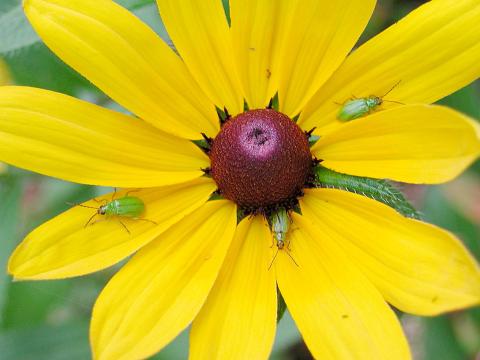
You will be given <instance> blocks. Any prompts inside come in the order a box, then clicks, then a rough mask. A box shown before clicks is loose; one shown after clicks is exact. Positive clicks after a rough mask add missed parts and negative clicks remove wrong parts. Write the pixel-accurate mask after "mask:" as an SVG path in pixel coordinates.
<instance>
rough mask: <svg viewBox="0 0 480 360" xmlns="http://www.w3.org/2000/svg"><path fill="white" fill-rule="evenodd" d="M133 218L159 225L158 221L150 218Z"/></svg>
mask: <svg viewBox="0 0 480 360" xmlns="http://www.w3.org/2000/svg"><path fill="white" fill-rule="evenodd" d="M133 220H139V221H148V222H150V223H152V224H155V225H158V223H157V222H156V221H153V220H150V219H144V218H133Z"/></svg>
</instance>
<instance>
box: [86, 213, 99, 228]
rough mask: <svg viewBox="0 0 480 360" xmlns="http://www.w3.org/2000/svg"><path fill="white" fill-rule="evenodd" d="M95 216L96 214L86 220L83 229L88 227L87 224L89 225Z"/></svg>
mask: <svg viewBox="0 0 480 360" xmlns="http://www.w3.org/2000/svg"><path fill="white" fill-rule="evenodd" d="M95 216H97V213H95V214H93V215H92V216H91V217H90V219H88V221H87V223H86V224H85V226H84V228H86V227H87V226H88V224H90V222H91V221H92V220H93V218H94V217H95ZM93 224H95V223H92V225H93Z"/></svg>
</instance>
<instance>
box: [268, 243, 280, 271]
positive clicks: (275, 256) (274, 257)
mask: <svg viewBox="0 0 480 360" xmlns="http://www.w3.org/2000/svg"><path fill="white" fill-rule="evenodd" d="M277 255H278V247H277V251H276V252H275V255H273V259H272V262H271V263H270V266H269V267H268V270H269V271H270V269H271V268H272V265H273V263H274V262H275V259H276V258H277Z"/></svg>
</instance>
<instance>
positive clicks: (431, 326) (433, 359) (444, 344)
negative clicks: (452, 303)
mask: <svg viewBox="0 0 480 360" xmlns="http://www.w3.org/2000/svg"><path fill="white" fill-rule="evenodd" d="M422 321H423V323H424V325H425V333H424V339H423V340H424V354H425V357H424V360H438V359H449V360H457V359H458V360H464V359H467V358H468V357H467V354H466V353H465V351H464V350H463V349H462V347H461V345H460V344H459V342H458V341H457V338H456V336H455V333H454V331H453V328H452V324H451V322H450V321H449V319H448V317H446V316H441V317H435V318H430V319H428V318H427V319H422Z"/></svg>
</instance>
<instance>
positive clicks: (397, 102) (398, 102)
mask: <svg viewBox="0 0 480 360" xmlns="http://www.w3.org/2000/svg"><path fill="white" fill-rule="evenodd" d="M382 101H383V102H391V103H395V104H400V105H406V104H405V103H402V102H400V101H393V100H383V99H382Z"/></svg>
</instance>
